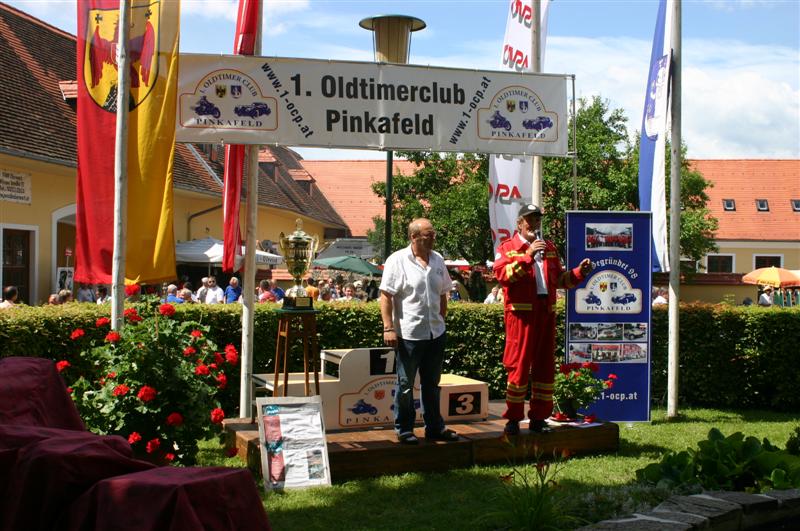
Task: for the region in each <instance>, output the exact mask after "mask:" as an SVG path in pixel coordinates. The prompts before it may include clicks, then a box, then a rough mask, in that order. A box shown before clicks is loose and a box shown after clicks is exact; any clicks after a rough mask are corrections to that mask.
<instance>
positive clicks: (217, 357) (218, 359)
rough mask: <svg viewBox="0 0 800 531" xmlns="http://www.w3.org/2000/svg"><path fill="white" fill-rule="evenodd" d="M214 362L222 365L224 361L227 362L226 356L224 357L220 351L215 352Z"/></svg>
mask: <svg viewBox="0 0 800 531" xmlns="http://www.w3.org/2000/svg"><path fill="white" fill-rule="evenodd" d="M214 363H216V364H217V365H222V364H223V363H225V358H223V357H222V354H220V353H219V352H215V353H214Z"/></svg>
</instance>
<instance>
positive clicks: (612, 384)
mask: <svg viewBox="0 0 800 531" xmlns="http://www.w3.org/2000/svg"><path fill="white" fill-rule="evenodd" d="M612 387H614V380H606V389H611V388H612Z"/></svg>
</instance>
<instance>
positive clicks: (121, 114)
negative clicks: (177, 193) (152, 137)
mask: <svg viewBox="0 0 800 531" xmlns="http://www.w3.org/2000/svg"><path fill="white" fill-rule="evenodd" d="M130 11H131V2H130V0H120V3H119V39H118V43H117V130H116V141H115V145H114V251H113V253H114V254H113V257H112V262H111V292H112V294H113V296H112V297H111V328H112V329H113V330H119V329H121V328H122V326H123V324H124V321H123V313H124V306H125V251H126V249H125V245H126V235H127V230H126V229H127V223H128V95H129V93H130V84H131V79H130V74H129V72H128V70H129V69H128V60H129V56H128V44H129V40H130Z"/></svg>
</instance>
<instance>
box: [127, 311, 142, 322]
mask: <svg viewBox="0 0 800 531" xmlns="http://www.w3.org/2000/svg"><path fill="white" fill-rule="evenodd" d="M122 315H123V316H124V317H125V318H127V319H128V322H130V323H138V322H139V321H141V320H142V316H141V315H139V312H137V311H136V308H128V309H127V310H125V311H124V312H122Z"/></svg>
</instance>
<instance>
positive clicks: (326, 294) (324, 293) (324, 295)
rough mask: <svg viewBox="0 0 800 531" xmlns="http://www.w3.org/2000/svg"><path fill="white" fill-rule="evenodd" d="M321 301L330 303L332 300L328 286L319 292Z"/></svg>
mask: <svg viewBox="0 0 800 531" xmlns="http://www.w3.org/2000/svg"><path fill="white" fill-rule="evenodd" d="M317 300H320V301H330V300H331V290H330V288H329V287H328V286H323V287H322V289H320V290H319V299H317Z"/></svg>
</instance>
